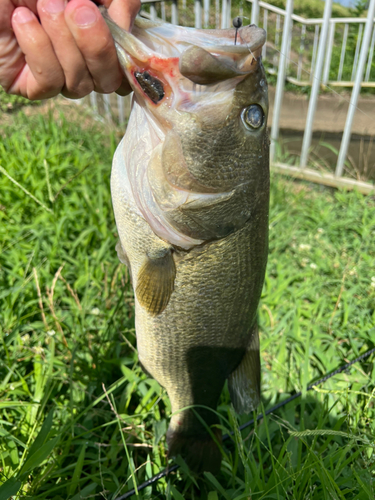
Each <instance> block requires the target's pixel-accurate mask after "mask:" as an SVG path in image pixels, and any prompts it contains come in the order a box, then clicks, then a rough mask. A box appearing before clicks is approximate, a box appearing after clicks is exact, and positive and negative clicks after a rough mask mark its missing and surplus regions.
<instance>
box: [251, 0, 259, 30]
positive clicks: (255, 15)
mask: <svg viewBox="0 0 375 500" xmlns="http://www.w3.org/2000/svg"><path fill="white" fill-rule="evenodd" d="M258 22H259V0H253V4H252V6H251V24H256V25H257V26H258Z"/></svg>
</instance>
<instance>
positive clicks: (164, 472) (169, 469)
mask: <svg viewBox="0 0 375 500" xmlns="http://www.w3.org/2000/svg"><path fill="white" fill-rule="evenodd" d="M373 353H375V347H373V348H372V349H370V350H369V351H367V352H365V353H364V354H361V355H360V356H358V357H357V358H355V359H354V360H353V361H350V362H349V363H345V365H342V366H340V367H339V368H337V369H336V370H334V371H333V372H331V373H328V374H326V375H324V377H322V378H320V379H318V380H317V381H316V382H312V383H311V384H310V385H308V386H307V388H306V391H311V390H312V389H313V388H314V387H316V386H318V385H321V384H324V382H326V381H327V380H329V379H330V378H332V377H334V376H335V375H338V374H339V373H342V372H344V371H346V370H348V369H349V368H350V367H351V366H353V365H354V364H355V363H358V362H359V361H362V360H364V359H366V358H368V357H369V356H371V354H373ZM300 396H302V391H299V392H296V393H295V394H293V396H290V397H289V398H287V399H285V400H284V401H281V402H280V403H278V404H276V405H275V406H272V408H269V409H268V410H267V411H265V412H264V413H260V414H259V415H258V416H257V417H256V418H255V419H254V418H252V419H251V420H249V421H248V422H246V423H244V424H243V425H241V426H240V427H239V430H240V431H243V430H244V429H246V428H247V427H250V425H253V424H254V423H255V422H258V421H259V420H261V419H262V418H264V417H266V416H267V415H270V414H271V413H274V412H275V411H276V410H279V409H280V408H282V407H283V406H285V405H287V404H288V403H290V402H291V401H293V400H295V399H297V398H299V397H300ZM233 434H234V433H233V432H231V433H230V434H225V435H224V436H223V441H226V440H227V439H229V438H230V436H232V435H233ZM179 467H180V466H179V465H178V464H175V465H173V466H172V467H167V468H166V469H164V470H162V471H161V472H159V474H156V475H155V476H153V477H152V478H151V479H148V480H147V481H145V482H144V483H142V484H140V485H139V486H137V491H141V490H143V489H144V488H147V486H150V485H151V484H154V483H157V482H158V481H159V480H160V479H162V478H163V477H165V476H167V475H168V474H170V473H171V472H174V471H175V470H177V469H178V468H179ZM135 492H136V491H135V488H133V489H131V490H129V491H127V492H126V493H124V495H121V496H120V497H116V498H115V499H114V500H125V499H126V498H130V497H131V496H132V495H134V494H135Z"/></svg>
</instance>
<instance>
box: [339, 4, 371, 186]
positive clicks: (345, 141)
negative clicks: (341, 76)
mask: <svg viewBox="0 0 375 500" xmlns="http://www.w3.org/2000/svg"><path fill="white" fill-rule="evenodd" d="M374 16H375V0H370V4H369V7H368V11H367V20H366V27H365V34H364V36H363V42H362V48H361V54H360V56H359V63H358V69H357V74H356V77H355V82H354V87H353V91H352V95H351V98H350V104H349V110H348V115H347V117H346V123H345V128H344V133H343V135H342V140H341V146H340V152H339V157H338V160H337V166H336V176H337V177H341V175H342V172H343V170H344V163H345V158H346V155H347V152H348V147H349V142H350V137H351V134H352V124H353V118H354V114H355V112H356V109H357V102H358V96H359V93H360V92H361V84H362V79H363V71H364V69H365V63H366V59H367V53H368V48H369V45H370V39H371V32H372V27H373V22H374Z"/></svg>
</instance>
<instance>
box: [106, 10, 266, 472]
mask: <svg viewBox="0 0 375 500" xmlns="http://www.w3.org/2000/svg"><path fill="white" fill-rule="evenodd" d="M103 15H104V17H105V19H106V21H107V23H108V25H109V27H110V30H111V32H112V35H113V37H114V40H115V43H116V48H117V52H118V57H119V61H120V63H121V65H122V67H123V70H124V72H125V74H126V76H127V77H128V79H129V81H130V84H131V86H132V88H133V90H134V94H133V101H132V111H131V115H130V119H129V123H128V126H127V131H126V134H125V137H124V138H123V140H122V141H121V143H120V145H119V146H118V148H117V151H116V153H115V156H114V160H113V169H112V177H111V191H112V200H113V207H114V212H115V218H116V224H117V228H118V233H119V238H120V241H119V243H118V246H117V251H118V255H119V258H120V260H121V261H122V262H124V263H125V264H126V265H127V266H128V267H129V270H130V273H131V277H132V283H133V287H134V290H135V317H136V320H135V321H136V334H137V345H138V352H139V360H140V362H141V364H142V366H143V367H144V369H145V370H146V371H147V372H148V373H149V374H150V375H151V376H152V377H154V378H155V379H156V380H157V381H158V382H159V383H160V384H161V385H162V386H163V387H165V389H166V390H167V392H168V396H169V398H170V400H171V405H172V411H173V415H172V418H171V422H170V426H169V429H168V434H167V440H168V447H169V454H170V455H171V456H173V455H177V454H181V455H182V456H183V458H184V459H185V460H186V461H187V463H188V465H189V466H190V468H191V469H193V470H195V471H202V470H209V471H216V470H217V469H218V468H219V467H220V462H221V456H220V451H219V447H218V446H217V442H219V441H220V437H221V433H220V431H219V429H218V428H217V424H218V419H217V416H216V415H215V412H214V410H216V406H217V403H218V399H219V396H220V393H221V390H222V388H223V386H224V383H225V380H226V379H228V384H229V391H230V394H231V398H232V402H233V404H234V406H235V408H236V410H237V411H238V412H250V411H251V410H253V409H254V408H255V407H256V405H257V403H258V401H259V397H260V360H259V339H258V331H257V324H256V311H257V307H258V302H259V298H260V294H261V290H262V285H263V280H264V273H265V268H266V261H267V250H268V202H269V165H268V163H269V160H268V150H269V140H268V136H267V129H266V125H267V113H268V97H267V84H266V79H265V73H264V69H263V66H262V64H261V57H260V54H261V50H262V46H263V44H264V42H265V32H264V31H263V30H261V29H259V28H257V27H256V26H247V27H240V28H236V30H235V29H228V30H196V29H192V28H183V27H178V26H173V25H170V24H167V23H158V22H151V21H147V20H144V19H141V18H137V20H136V22H135V27H134V29H133V32H132V34H130V33H127V32H125V31H123V30H122V29H120V28H119V27H118V26H116V25H115V24H114V23H113V22H112V21H111V20H110V18H109V17H108V15H107V14H106V13H105V12H103ZM235 35H236V36H237V39H236V45H234V43H233V42H234V38H235ZM194 405H197V406H196V408H195V409H194V410H193V409H191V408H188V409H184V408H187V407H191V406H194ZM202 406H204V407H205V408H202ZM208 427H211V429H212V432H213V433H214V435H215V436H216V439H215V440H213V439H212V437H211V435H210V433H209V432H208V430H207V428H208ZM215 441H216V442H215Z"/></svg>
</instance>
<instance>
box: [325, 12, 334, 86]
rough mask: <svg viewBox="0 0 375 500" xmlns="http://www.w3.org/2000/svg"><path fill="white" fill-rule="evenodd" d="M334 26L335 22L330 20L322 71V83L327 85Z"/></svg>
mask: <svg viewBox="0 0 375 500" xmlns="http://www.w3.org/2000/svg"><path fill="white" fill-rule="evenodd" d="M335 28H336V24H335V23H332V22H331V24H330V26H329V36H328V43H327V47H326V62H325V64H324V71H323V85H327V83H328V80H329V70H330V68H331V59H332V49H333V41H334V38H335Z"/></svg>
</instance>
